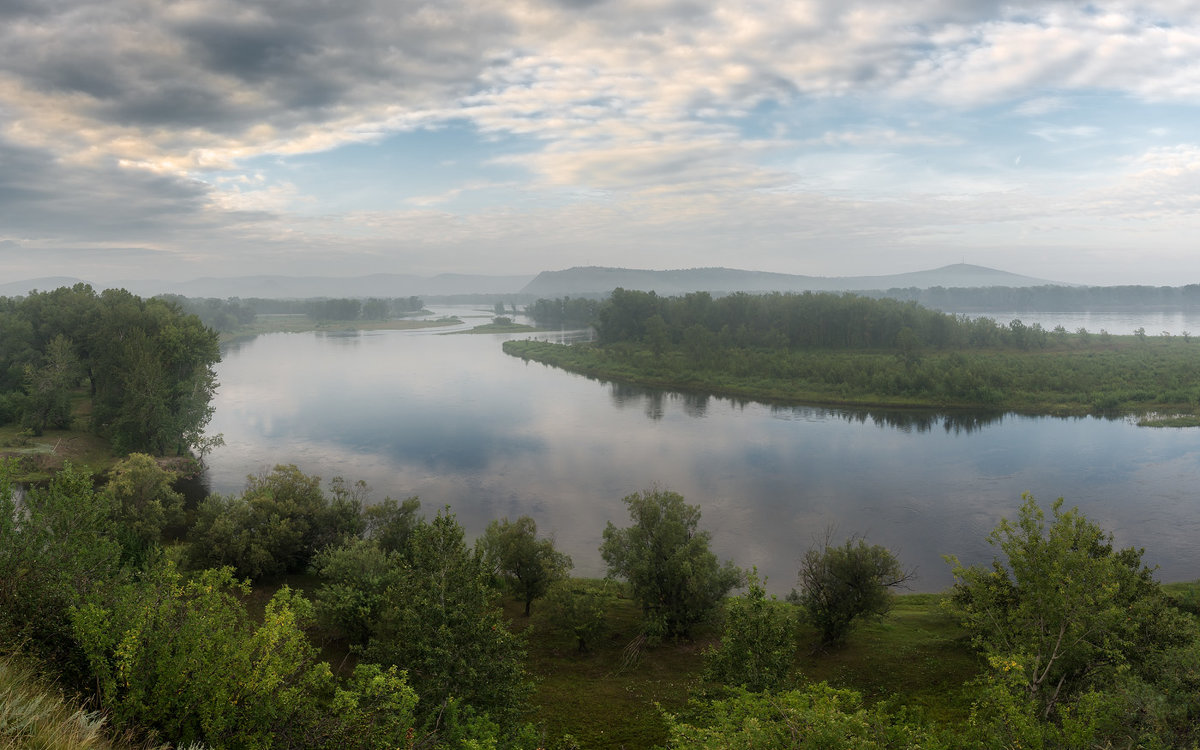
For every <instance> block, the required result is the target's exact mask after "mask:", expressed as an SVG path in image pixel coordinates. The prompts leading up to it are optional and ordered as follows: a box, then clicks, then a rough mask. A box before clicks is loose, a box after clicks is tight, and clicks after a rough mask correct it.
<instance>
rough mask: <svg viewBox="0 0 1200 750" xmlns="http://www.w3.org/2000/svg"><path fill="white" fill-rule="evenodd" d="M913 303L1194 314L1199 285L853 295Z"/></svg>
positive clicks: (1199, 304) (963, 308) (959, 308)
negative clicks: (1187, 312) (1182, 311)
mask: <svg viewBox="0 0 1200 750" xmlns="http://www.w3.org/2000/svg"><path fill="white" fill-rule="evenodd" d="M858 294H861V295H863V296H865V297H876V298H879V297H887V298H890V299H895V300H900V301H904V302H916V303H918V304H921V305H923V306H925V307H931V308H934V309H936V310H954V311H956V312H988V311H995V312H1035V311H1036V312H1066V311H1079V312H1085V311H1086V312H1095V311H1102V310H1137V309H1150V310H1164V309H1165V310H1194V309H1196V308H1200V284H1188V285H1186V286H1133V285H1123V286H1057V285H1045V286H1024V287H1008V286H989V287H969V288H967V287H940V286H935V287H930V288H928V289H918V288H916V287H911V288H905V289H900V288H897V289H887V290H883V291H863V292H858Z"/></svg>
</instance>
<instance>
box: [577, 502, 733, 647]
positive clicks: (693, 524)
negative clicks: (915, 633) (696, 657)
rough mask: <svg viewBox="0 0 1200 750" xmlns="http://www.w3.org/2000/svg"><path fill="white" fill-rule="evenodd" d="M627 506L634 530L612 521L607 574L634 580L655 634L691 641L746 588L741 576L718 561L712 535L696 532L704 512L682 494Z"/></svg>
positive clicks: (730, 565) (605, 549) (606, 541)
mask: <svg viewBox="0 0 1200 750" xmlns="http://www.w3.org/2000/svg"><path fill="white" fill-rule="evenodd" d="M622 502H624V503H625V505H627V506H628V507H629V515H630V517H631V518H632V519H633V526H630V527H629V528H627V529H618V528H617V527H615V526H613V524H612V522H609V524H608V526H607V527H606V528H605V529H604V543H603V544H602V545H601V547H600V554H601V556H602V557H603V558H604V561H605V562H606V563H607V564H608V574H609V575H610V576H614V577H619V578H624V579H625V580H627V581H629V585H630V587H631V588H632V589H633V596H634V598H636V599H637V600H638V601H639V602H640V603H641V605H642V614H643V616H644V618H645V620H646V626H647V630H648V631H649V632H650V633H651V634H652V635H663V636H684V637H687V635H688V633H689V631H690V629H691V627H692V626H693V625H695V624H696V623H698V622H701V621H703V620H704V619H706V618H708V617H709V616H711V615H712V614H713V612H714V611H715V610H716V608H717V605H718V604H719V603H720V602H721V600H722V599H723V598H724V597H725V595H726V594H727V593H729V591H730V589H733V588H734V587H736V586H738V585H739V584H740V583H741V581H742V572H741V571H740V570H738V569H737V568H735V567H734V566H733V563H732V562H726V563H725V564H724V565H720V564H719V563H718V562H717V557H716V555H714V554H713V553H712V552H710V551H709V549H708V543H709V539H710V538H711V535H710V534H709V533H708V532H707V531H697V526H698V525H699V523H700V509H699V508H698V507H696V506H694V505H688V504H687V503H685V502H684V501H683V496H682V495H680V494H678V493H676V492H668V491H666V490H651V491H647V492H644V493H637V492H635V493H634V494H632V495H628V496H627V497H625V498H624V499H623V500H622Z"/></svg>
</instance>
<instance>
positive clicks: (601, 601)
mask: <svg viewBox="0 0 1200 750" xmlns="http://www.w3.org/2000/svg"><path fill="white" fill-rule="evenodd" d="M614 588H615V587H614V585H613V583H612V582H611V581H591V580H587V579H580V578H570V579H566V580H562V581H558V582H557V583H555V584H554V585H552V586H551V587H550V590H549V591H548V592H547V594H546V599H545V601H544V602H543V606H542V615H543V620H544V621H545V622H546V623H547V625H548V628H547V630H549V631H550V632H558V633H568V634H570V636H571V637H572V638H574V639H575V642H576V644H577V646H578V651H579V652H580V653H583V652H584V651H587V650H588V648H589V644H593V643H595V642H596V640H598V639H599V638H600V637H602V636H603V635H604V634H605V633H606V632H608V627H609V626H608V615H609V610H610V609H611V608H612V605H613V603H614V602H615V601H616V598H617V592H616V591H615V590H614Z"/></svg>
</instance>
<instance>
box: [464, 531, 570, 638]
mask: <svg viewBox="0 0 1200 750" xmlns="http://www.w3.org/2000/svg"><path fill="white" fill-rule="evenodd" d="M478 546H479V548H480V550H481V552H482V554H483V557H484V560H485V563H486V564H487V566H488V567H489V568H490V569H492V570H493V571H495V574H496V575H497V576H499V578H500V579H501V580H502V581H503V582H504V585H505V586H506V587H507V588H508V590H509V591H510V592H511V593H512V594H513V596H516V597H517V598H519V599H521V600H523V601H524V602H525V616H526V617H528V616H529V608H530V605H531V604H532V603H533V600H534V599H537V598H539V597H541V596H544V595H545V594H546V591H547V590H549V588H550V585H551V584H553V583H554V582H555V581H560V580H562V579H563V578H566V576H567V571H569V570H570V569H571V568H572V567H573V564H572V562H571V558H570V557H569V556H568V555H565V554H563V553H562V552H559V551H558V550H556V549H554V540H553V539H538V538H537V523H536V522H535V521H534V520H533V519H532V518H530V517H529V516H521V517H520V518H518V519H517V520H516V521H509V520H508V519H507V518H505V519H503V520H500V521H492V522H491V523H490V524H488V527H487V531H485V532H484V534H483V536H482V537H481V538H480V539H479V542H478Z"/></svg>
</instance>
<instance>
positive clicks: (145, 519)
mask: <svg viewBox="0 0 1200 750" xmlns="http://www.w3.org/2000/svg"><path fill="white" fill-rule="evenodd" d="M175 479H176V474H175V472H173V471H169V470H167V469H164V468H162V467H161V466H159V465H158V462H157V461H155V460H154V458H153V457H151V456H148V455H146V454H145V453H131V454H129V455H128V456H127V457H125V458H124V459H122V460H120V461H118V462H117V463H116V464H115V465H114V466H113V468H112V469H111V470H110V471H109V473H108V479H107V481H106V482H105V483H104V487H103V488H102V489H101V492H103V493H104V494H105V495H106V496H107V497H108V498H109V501H110V502H111V504H112V509H113V514H114V517H115V520H116V522H117V524H118V526H119V527H120V528H121V530H122V531H123V532H124V534H125V535H127V536H128V537H129V538H130V539H131V540H132V541H134V542H135V543H136V544H140V545H146V544H151V543H155V542H158V541H159V540H160V539H161V537H162V533H163V529H164V528H165V527H167V526H169V525H172V524H179V523H182V522H183V495H181V494H180V493H178V492H176V491H175V489H174V487H173V484H174V482H175Z"/></svg>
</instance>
